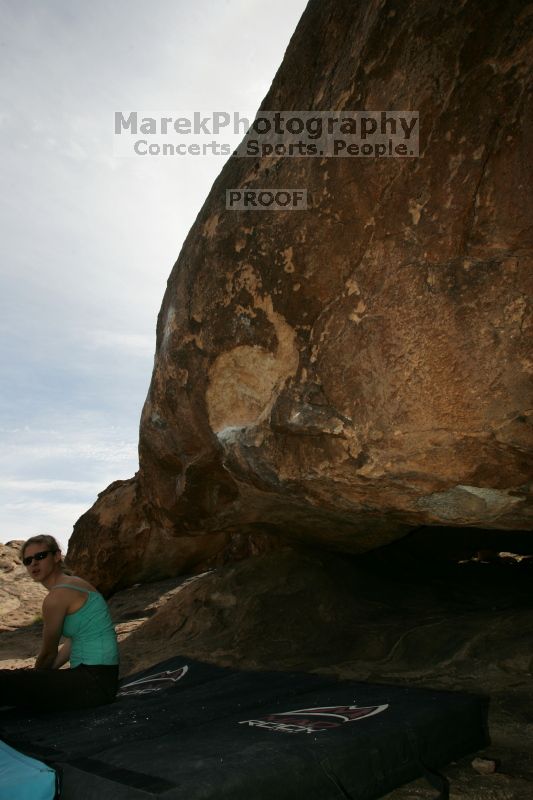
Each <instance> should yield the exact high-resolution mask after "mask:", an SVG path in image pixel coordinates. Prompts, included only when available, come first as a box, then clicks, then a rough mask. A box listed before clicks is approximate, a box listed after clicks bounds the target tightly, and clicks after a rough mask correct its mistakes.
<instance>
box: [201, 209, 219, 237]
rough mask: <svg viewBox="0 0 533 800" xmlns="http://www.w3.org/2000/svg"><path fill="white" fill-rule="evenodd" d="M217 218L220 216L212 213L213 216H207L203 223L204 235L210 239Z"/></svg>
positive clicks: (215, 227)
mask: <svg viewBox="0 0 533 800" xmlns="http://www.w3.org/2000/svg"><path fill="white" fill-rule="evenodd" d="M219 219H220V217H219V215H218V214H213V216H212V217H209V219H208V220H207V222H205V223H204V236H207V238H208V239H212V238H213V236H214V235H215V233H216V230H217V227H218V221H219Z"/></svg>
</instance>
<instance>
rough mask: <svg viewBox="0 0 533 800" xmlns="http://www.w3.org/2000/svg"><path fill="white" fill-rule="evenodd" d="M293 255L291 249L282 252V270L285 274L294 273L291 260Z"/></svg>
mask: <svg viewBox="0 0 533 800" xmlns="http://www.w3.org/2000/svg"><path fill="white" fill-rule="evenodd" d="M293 254H294V251H293V249H292V247H287V249H286V250H283V251H282V255H283V261H284V267H283V269H284V271H285V272H294V269H295V267H294V262H293V260H292V257H293Z"/></svg>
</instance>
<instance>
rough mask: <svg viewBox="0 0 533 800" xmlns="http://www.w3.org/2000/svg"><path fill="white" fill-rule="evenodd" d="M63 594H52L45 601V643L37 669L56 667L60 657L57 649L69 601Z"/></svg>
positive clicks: (39, 656)
mask: <svg viewBox="0 0 533 800" xmlns="http://www.w3.org/2000/svg"><path fill="white" fill-rule="evenodd" d="M62 594H63V593H62V592H50V594H48V595H47V596H46V597H45V598H44V600H43V622H44V625H43V641H42V645H41V650H40V652H39V655H38V656H37V658H36V660H35V669H50V668H52V667H54V665H55V662H56V659H57V657H58V652H57V648H58V645H59V640H60V639H61V633H62V630H63V621H64V619H65V614H66V613H67V601H66V599H65V598H64V597H62Z"/></svg>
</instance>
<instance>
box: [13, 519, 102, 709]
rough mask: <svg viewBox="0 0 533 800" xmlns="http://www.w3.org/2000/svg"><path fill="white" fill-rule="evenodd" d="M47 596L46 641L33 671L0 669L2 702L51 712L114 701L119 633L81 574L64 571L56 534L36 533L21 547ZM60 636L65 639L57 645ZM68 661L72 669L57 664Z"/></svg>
mask: <svg viewBox="0 0 533 800" xmlns="http://www.w3.org/2000/svg"><path fill="white" fill-rule="evenodd" d="M21 557H22V562H23V564H24V566H25V567H26V569H27V570H28V573H29V574H30V576H31V577H32V578H33V580H34V581H38V582H39V583H42V585H43V586H45V587H46V588H47V589H48V594H47V595H46V597H45V598H44V600H43V614H42V615H43V639H42V645H41V649H40V652H39V654H38V656H37V659H36V661H35V667H34V668H33V669H27V668H26V669H13V670H9V669H4V670H0V706H4V705H10V706H17V707H23V708H25V709H27V710H31V711H45V710H46V711H47V710H60V709H74V708H89V707H91V706H97V705H102V704H104V703H111V702H112V701H113V700H114V698H115V695H116V692H117V688H118V647H117V637H116V634H115V629H114V628H113V623H112V621H111V617H110V615H109V611H108V608H107V604H106V602H105V600H104V598H103V597H102V595H101V594H99V593H98V592H97V590H96V589H95V588H94V586H92V585H91V584H90V583H88V582H87V581H85V580H83V578H78V577H76V576H75V575H70V574H68V572H66V571H65V568H64V566H63V561H62V557H61V550H60V547H59V545H58V543H57V541H56V540H55V539H54V537H53V536H48V535H45V534H43V535H41V536H32V537H31V539H28V540H27V541H26V542H24V544H23V545H22V548H21ZM61 637H65V639H66V642H65V643H64V644H63V645H62V646H61V648H59V643H60V639H61ZM67 661H70V669H65V670H60V669H59V667H61V666H63V664H66V662H67Z"/></svg>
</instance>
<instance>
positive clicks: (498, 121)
mask: <svg viewBox="0 0 533 800" xmlns="http://www.w3.org/2000/svg"><path fill="white" fill-rule="evenodd" d="M530 19H531V16H530V15H529V16H528V12H527V4H526V3H525V2H517V1H516V0H510V2H507V3H501V2H498V1H497V0H489V2H487V0H483V2H482V1H481V0H466V2H463V3H461V4H459V5H457V4H451V5H450V4H449V3H445V2H433V0H431V2H429V0H410V2H408V3H407V4H404V6H403V7H402V11H401V13H399V11H397V10H396V9H395V7H394V6H393V4H391V3H388V2H377V0H372V2H367V3H354V2H353V0H311V2H310V3H309V6H308V7H307V9H306V11H305V13H304V15H303V17H302V19H301V21H300V23H299V25H298V27H297V29H296V32H295V34H294V35H293V37H292V39H291V42H290V45H289V47H288V50H287V53H286V55H285V58H284V61H283V63H282V65H281V67H280V69H279V71H278V73H277V75H276V77H275V79H274V82H273V84H272V87H271V89H270V91H269V93H268V95H267V97H266V98H265V100H264V101H263V104H262V108H264V109H280V110H285V109H322V110H328V109H372V110H388V109H391V108H393V109H409V110H416V111H419V112H420V130H421V140H420V157H416V158H381V159H375V158H357V157H351V158H350V157H347V158H333V157H332V158H311V157H308V158H290V157H287V158H284V157H277V158H262V159H257V160H255V159H250V158H234V159H230V160H229V161H228V162H227V163H226V165H225V167H224V168H223V170H222V172H221V174H220V176H219V178H218V179H217V181H216V182H215V184H214V185H213V188H212V190H211V192H210V194H209V196H208V198H207V200H206V202H205V204H204V206H203V208H202V209H201V211H200V213H199V215H198V218H197V220H196V222H195V224H194V226H193V228H192V229H191V231H190V233H189V235H188V237H187V240H186V242H185V244H184V246H183V249H182V251H181V254H180V256H179V258H178V261H177V262H176V264H175V266H174V269H173V271H172V274H171V276H170V278H169V281H168V287H167V291H166V293H165V297H164V299H163V304H162V308H161V311H160V314H159V318H158V324H157V353H156V359H155V365H154V371H153V375H152V382H151V386H150V390H149V393H148V397H147V400H146V403H145V406H144V409H143V413H142V420H141V430H140V444H139V452H140V471H139V473H138V474H137V475H136V477H135V478H134V479H132V480H131V481H129V482H126V483H123V482H121V483H119V484H118V485H113V486H112V487H110V489H109V490H107V491H106V492H105V493H103V495H102V496H101V497H100V498H99V500H98V501H97V502H96V504H95V505H94V506H93V508H92V509H91V510H90V511H89V512H88V514H87V515H84V517H82V518H81V520H80V521H79V522H78V524H77V525H76V527H75V531H74V535H73V537H72V539H71V545H70V549H69V559H70V562H71V563H73V564H74V565H75V566H76V567H77V568H79V569H80V570H82V571H83V572H84V574H87V575H89V576H90V577H91V578H92V579H93V580H95V581H97V582H98V583H99V584H100V585H101V586H102V588H103V589H104V590H106V591H110V590H111V589H113V588H115V587H117V586H120V585H126V584H127V583H131V582H132V581H134V580H139V579H142V580H145V579H149V578H150V576H151V577H162V576H163V575H165V574H172V573H173V572H174V573H176V572H178V571H180V570H183V569H189V568H190V567H191V566H194V565H196V566H199V565H201V564H202V563H205V562H206V561H209V562H210V563H213V561H216V560H217V559H218V558H221V557H222V556H223V554H226V557H227V554H228V552H229V553H230V554H231V548H232V547H233V544H232V543H233V542H234V541H237V542H238V545H237V547H236V551H237V553H236V554H243V553H245V552H247V549H248V545H247V544H246V542H247V541H248V540H247V538H246V537H247V536H248V535H252V536H254V537H255V538H253V539H251V540H250V541H251V542H252V544H251V545H250V546H249V548H250V549H255V550H260V549H261V548H263V547H265V546H266V544H267V542H268V541H269V539H268V537H269V536H270V535H274V534H276V535H281V537H286V538H292V539H298V540H302V541H305V542H308V543H312V544H318V545H323V546H325V547H329V548H335V549H337V550H341V551H346V552H360V551H364V550H368V549H371V548H374V547H376V546H378V545H382V544H385V543H388V542H390V541H392V540H394V539H396V538H398V537H401V536H403V535H404V533H405V532H406V531H408V530H410V529H412V528H414V527H417V526H420V525H432V526H434V525H443V526H476V527H480V528H485V529H487V528H495V529H507V530H509V529H516V530H520V529H531V527H532V519H533V515H532V508H531V493H530V487H531V484H530V481H531V444H532V439H533V434H532V427H531V413H532V412H531V395H530V379H531V372H532V367H533V361H532V358H531V330H532V328H531V308H530V298H531V294H532V288H533V287H532V274H533V272H532V266H533V265H532V258H531V243H532V233H531V208H532V205H533V198H532V192H531V184H530V182H529V181H528V168H530V165H531V160H532V159H531V149H532V148H531V144H532V136H531V131H532V130H533V128H532V125H531V122H532V116H531V113H532V94H531V92H530V91H528V90H527V82H528V79H529V77H530V69H529V62H530V57H531V39H530V38H528V35H527V34H528V22H529V20H530ZM239 187H247V188H259V189H261V188H277V187H279V188H284V187H297V188H305V189H307V192H308V202H309V209H308V210H307V211H306V212H277V213H275V212H265V211H261V212H259V211H256V212H254V211H243V212H235V211H228V210H226V208H225V193H226V189H230V188H239ZM235 537H237V539H235ZM239 537H240V538H239Z"/></svg>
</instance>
